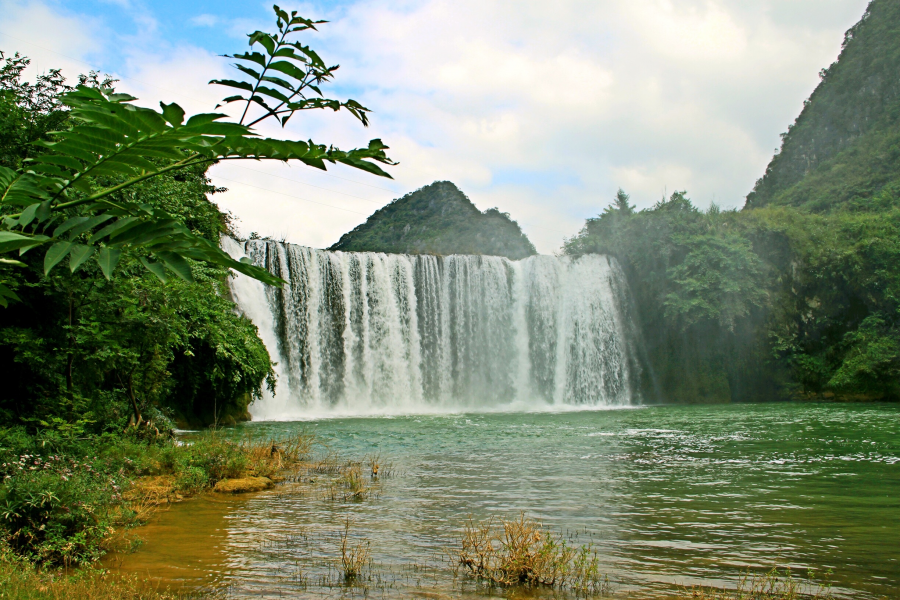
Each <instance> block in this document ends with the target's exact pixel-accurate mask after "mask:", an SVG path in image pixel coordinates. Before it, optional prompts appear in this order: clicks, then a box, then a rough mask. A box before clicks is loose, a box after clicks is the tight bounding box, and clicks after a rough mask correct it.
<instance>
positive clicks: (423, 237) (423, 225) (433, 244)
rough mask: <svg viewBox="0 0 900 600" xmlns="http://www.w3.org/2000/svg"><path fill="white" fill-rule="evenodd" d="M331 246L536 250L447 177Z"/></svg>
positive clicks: (513, 254)
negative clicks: (473, 201)
mask: <svg viewBox="0 0 900 600" xmlns="http://www.w3.org/2000/svg"><path fill="white" fill-rule="evenodd" d="M329 250H343V251H345V252H390V253H398V254H443V255H447V254H486V255H495V256H506V257H507V258H511V259H514V260H516V259H520V258H525V257H527V256H532V255H533V254H536V253H537V251H536V250H535V249H534V246H533V245H532V244H531V242H530V241H529V240H528V238H527V237H526V236H525V234H524V233H522V230H521V229H520V228H519V225H518V223H516V222H515V221H513V220H512V219H510V218H509V215H508V214H506V213H501V212H500V211H499V210H497V209H496V208H491V209H488V210H486V211H484V212H481V211H479V210H478V209H477V208H476V207H475V205H474V204H472V202H471V201H470V200H469V199H468V198H467V197H466V196H465V194H463V193H462V192H461V191H460V190H459V188H457V187H456V186H455V185H453V184H452V183H450V182H449V181H438V182H435V183H432V184H431V185H427V186H425V187H423V188H421V189H419V190H416V191H415V192H412V193H410V194H407V195H406V196H404V197H403V198H400V199H398V200H394V201H393V202H391V203H390V204H388V205H387V206H385V207H384V208H382V209H380V210H378V211H376V212H375V213H374V214H373V215H372V216H371V217H369V218H368V220H366V222H365V223H363V224H362V225H359V226H358V227H356V228H355V229H354V230H353V231H351V232H349V233H347V234H344V235H343V236H342V237H341V239H340V240H339V241H338V242H337V243H336V244H334V245H333V246H331V248H329Z"/></svg>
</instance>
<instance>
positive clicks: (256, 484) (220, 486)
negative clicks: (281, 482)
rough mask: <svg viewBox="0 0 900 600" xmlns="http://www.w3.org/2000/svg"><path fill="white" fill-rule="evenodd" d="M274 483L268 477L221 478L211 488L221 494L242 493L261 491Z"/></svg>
mask: <svg viewBox="0 0 900 600" xmlns="http://www.w3.org/2000/svg"><path fill="white" fill-rule="evenodd" d="M273 485H275V483H274V482H273V481H272V480H271V479H269V478H268V477H241V478H239V479H223V480H222V481H220V482H218V483H217V484H216V487H214V488H213V491H214V492H219V493H221V494H243V493H245V492H261V491H262V490H267V489H269V488H270V487H272V486H273Z"/></svg>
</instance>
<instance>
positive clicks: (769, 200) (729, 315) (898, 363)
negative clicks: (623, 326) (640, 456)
mask: <svg viewBox="0 0 900 600" xmlns="http://www.w3.org/2000/svg"><path fill="white" fill-rule="evenodd" d="M822 76H823V81H822V83H821V85H820V86H819V87H818V88H817V89H816V90H815V93H814V94H813V95H812V96H811V97H810V99H809V100H808V101H807V102H806V103H805V107H804V110H803V112H802V114H801V115H800V116H799V117H798V119H797V122H796V124H795V125H794V126H793V127H792V128H791V130H790V131H789V132H788V133H787V134H786V135H785V136H784V145H783V148H782V151H781V152H780V153H779V154H778V155H776V156H775V158H774V159H773V160H772V162H771V164H770V165H769V168H768V170H767V172H766V174H765V176H764V177H763V178H762V179H760V181H759V182H758V183H757V185H756V189H755V191H754V192H753V193H752V194H750V196H749V197H748V199H747V206H746V208H745V209H744V210H740V211H734V210H720V209H719V208H718V207H717V206H715V205H712V206H711V207H710V208H709V209H708V210H705V211H703V210H700V209H699V208H698V207H696V206H694V205H693V203H692V202H691V201H690V199H689V197H688V195H687V193H686V192H683V191H677V192H675V193H674V194H672V196H671V197H670V198H668V199H663V200H661V201H660V202H658V203H657V204H656V205H654V206H653V207H651V208H648V209H646V210H641V211H637V210H635V208H634V206H632V205H631V204H630V201H629V197H628V195H627V194H626V193H625V192H624V191H620V192H619V194H618V196H617V197H616V198H615V200H614V202H613V203H612V204H611V205H609V206H608V207H607V208H606V209H605V210H604V211H603V212H602V214H600V215H598V216H597V217H595V218H593V219H588V221H587V223H585V227H584V229H582V231H581V232H580V233H579V234H578V235H577V236H576V237H574V238H571V239H569V240H567V241H566V245H565V252H566V253H567V254H569V255H573V256H578V255H581V254H585V253H602V254H610V255H613V256H615V257H616V258H617V259H618V260H619V262H620V263H621V264H622V267H623V269H624V270H625V273H626V275H627V277H628V282H629V286H630V288H631V290H632V294H633V297H634V298H635V306H636V308H637V313H638V315H639V317H640V319H639V326H640V328H641V331H642V333H643V337H644V341H645V347H646V350H647V356H648V359H649V363H650V365H651V367H652V369H653V372H654V376H655V380H656V382H657V383H658V390H659V392H658V393H657V396H659V397H662V398H664V399H665V400H667V401H678V402H719V401H728V400H731V401H749V400H772V399H776V398H788V399H814V400H829V399H840V400H848V401H860V400H892V401H900V2H898V1H897V0H874V1H873V2H871V3H870V4H869V7H868V9H867V11H866V13H865V15H864V17H863V18H862V20H861V21H860V22H859V23H857V24H856V25H855V26H854V27H853V28H852V29H850V31H849V32H847V36H846V42H845V44H844V49H843V52H842V53H841V56H840V58H839V60H838V62H837V63H835V64H833V65H832V66H831V67H829V68H828V69H826V70H825V71H823V72H822ZM653 391H655V390H653Z"/></svg>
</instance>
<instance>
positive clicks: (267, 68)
mask: <svg viewBox="0 0 900 600" xmlns="http://www.w3.org/2000/svg"><path fill="white" fill-rule="evenodd" d="M273 8H274V10H275V15H276V19H277V25H278V33H277V34H272V33H266V32H263V31H254V32H253V33H251V34H250V35H249V38H250V40H249V42H250V47H251V49H252V48H254V46H257V45H258V46H259V47H260V48H261V49H262V50H264V51H265V53H262V52H245V53H243V54H231V55H226V56H228V57H229V58H233V59H235V60H238V61H240V62H238V63H236V64H234V65H233V66H234V67H235V68H236V69H237V70H238V71H240V72H241V73H243V74H244V75H246V76H247V77H249V79H250V80H249V81H240V80H234V79H214V80H212V81H210V83H214V84H217V85H224V86H226V87H231V88H235V89H239V90H242V91H245V92H248V93H247V94H243V95H237V96H229V97H227V98H225V99H224V100H223V101H222V103H223V104H229V103H231V102H238V101H243V102H245V103H246V104H245V106H244V112H243V114H242V115H241V123H243V122H244V121H245V120H246V119H248V118H249V112H250V109H251V107H253V106H254V105H255V106H259V107H261V108H262V109H263V111H264V112H263V114H262V115H261V116H259V117H257V118H256V119H255V120H250V121H249V124H250V126H253V125H255V124H256V123H259V122H260V121H262V120H265V119H267V118H270V117H272V118H276V119H278V120H279V121H280V122H281V125H282V126H284V125H285V124H287V122H288V120H289V119H290V118H291V117H292V116H293V115H294V113H295V112H297V111H299V110H311V109H319V108H331V109H332V110H335V111H338V110H340V109H341V108H345V109H347V110H349V111H350V114H352V115H353V116H354V117H356V118H357V119H359V121H360V122H361V123H362V124H363V125H368V123H369V119H368V114H367V113H368V112H370V111H369V109H368V108H366V107H364V106H363V105H362V104H360V103H359V102H356V101H355V100H347V101H346V102H341V101H339V100H331V99H328V98H324V97H322V90H321V86H322V84H324V83H326V82H328V81H330V80H332V79H333V78H334V72H335V71H337V69H338V68H339V66H338V65H335V66H333V67H329V66H327V65H326V64H325V62H324V61H323V60H322V58H321V57H320V56H319V55H318V54H317V53H316V52H315V51H314V50H312V49H311V48H310V47H309V46H304V45H303V44H301V43H299V42H294V41H289V40H288V38H289V36H291V35H292V34H294V33H299V32H302V31H306V30H308V29H313V30H315V29H316V25H319V24H321V23H324V22H325V21H312V20H310V19H304V18H303V17H300V16H298V15H297V13H296V12H292V13H291V14H290V15H289V14H288V13H287V12H285V11H284V10H282V9H280V8H279V7H278V6H277V5H276V6H274V7H273ZM260 67H261V70H259V68H260ZM273 72H277V73H280V74H281V75H283V76H286V78H285V77H282V76H273ZM264 84H270V85H264ZM367 170H368V169H367Z"/></svg>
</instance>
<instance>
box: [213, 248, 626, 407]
mask: <svg viewBox="0 0 900 600" xmlns="http://www.w3.org/2000/svg"><path fill="white" fill-rule="evenodd" d="M224 244H225V248H226V250H228V251H229V252H230V253H232V254H233V255H235V256H239V255H243V254H245V255H246V256H248V257H250V258H251V259H252V260H253V262H254V264H256V265H259V266H264V267H265V268H267V269H268V270H269V271H271V272H272V273H274V274H276V275H278V276H280V277H282V278H283V279H285V280H286V281H288V282H289V285H287V286H285V287H284V288H283V289H278V288H274V287H264V286H263V285H262V284H260V283H259V282H257V281H255V280H251V279H249V278H247V277H245V276H243V275H236V276H235V278H234V279H233V280H232V293H233V295H234V298H235V301H236V303H237V305H238V307H239V308H240V310H241V311H242V312H243V313H244V314H246V315H247V316H248V317H249V318H250V319H252V320H253V321H254V323H256V325H257V326H258V328H259V330H260V335H261V337H262V339H263V341H264V342H265V344H266V346H267V347H268V349H269V353H270V354H271V356H272V360H273V361H276V362H277V363H278V364H277V366H276V369H275V370H276V374H277V375H278V388H277V391H276V394H275V396H274V397H273V396H271V395H267V396H266V397H265V398H264V399H263V400H261V401H257V402H256V403H255V404H254V405H253V406H252V407H251V413H252V414H253V416H254V418H257V419H294V418H305V417H312V416H322V415H323V414H329V413H330V414H403V413H424V412H445V411H457V410H519V409H526V410H527V409H540V408H548V407H549V408H556V409H563V408H567V407H570V408H586V407H611V406H625V405H630V404H636V403H638V402H639V401H640V398H639V394H638V392H637V391H636V390H637V389H638V387H639V385H638V379H639V378H640V370H641V367H640V361H639V360H638V359H637V357H638V355H639V353H638V348H637V344H638V340H637V337H636V335H635V333H634V331H635V329H634V327H633V325H632V323H631V320H630V318H629V316H628V314H627V313H628V311H627V302H626V286H625V282H624V278H623V276H622V273H621V271H620V269H619V267H618V265H617V263H616V262H615V259H613V258H610V257H606V256H596V255H595V256H584V257H581V258H579V259H570V258H556V257H550V256H534V257H530V258H527V259H524V260H520V261H511V260H508V259H506V258H501V257H494V256H444V257H441V256H430V255H402V254H381V253H370V252H360V253H355V252H347V253H345V252H329V251H323V250H314V249H311V248H306V247H302V246H294V245H290V244H283V243H277V242H273V241H266V240H253V241H249V242H247V243H246V244H241V243H238V242H235V241H234V240H230V239H226V240H225V241H224Z"/></svg>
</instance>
